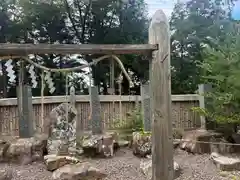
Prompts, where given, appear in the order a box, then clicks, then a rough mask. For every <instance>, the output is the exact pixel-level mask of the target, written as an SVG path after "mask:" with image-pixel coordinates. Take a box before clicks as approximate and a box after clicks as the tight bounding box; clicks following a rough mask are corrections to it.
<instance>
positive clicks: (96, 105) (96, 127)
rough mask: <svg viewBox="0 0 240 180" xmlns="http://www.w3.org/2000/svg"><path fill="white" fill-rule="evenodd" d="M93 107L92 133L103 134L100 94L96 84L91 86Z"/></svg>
mask: <svg viewBox="0 0 240 180" xmlns="http://www.w3.org/2000/svg"><path fill="white" fill-rule="evenodd" d="M91 106H92V107H91V109H92V133H93V134H102V133H103V123H102V117H101V105H100V99H99V95H98V88H97V87H96V86H93V87H91Z"/></svg>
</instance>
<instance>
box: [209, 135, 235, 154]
mask: <svg viewBox="0 0 240 180" xmlns="http://www.w3.org/2000/svg"><path fill="white" fill-rule="evenodd" d="M210 141H211V142H215V143H216V144H214V143H212V144H210V148H211V152H216V153H220V154H230V153H233V152H234V146H233V145H230V144H226V143H230V142H228V141H227V140H226V139H224V138H223V137H222V138H215V137H212V138H211V139H210Z"/></svg>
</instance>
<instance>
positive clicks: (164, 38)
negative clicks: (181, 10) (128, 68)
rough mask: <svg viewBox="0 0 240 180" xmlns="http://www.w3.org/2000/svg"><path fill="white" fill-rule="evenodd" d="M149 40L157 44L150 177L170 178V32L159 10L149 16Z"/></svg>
mask: <svg viewBox="0 0 240 180" xmlns="http://www.w3.org/2000/svg"><path fill="white" fill-rule="evenodd" d="M149 44H158V50H156V51H154V52H153V59H152V63H151V65H150V68H151V69H150V98H151V100H150V102H151V110H152V112H151V115H152V117H151V118H152V122H153V124H152V144H153V145H152V179H153V180H173V177H174V176H173V175H174V169H173V140H172V118H171V70H170V32H169V23H168V20H167V17H166V15H165V14H164V13H163V11H162V10H158V11H157V12H156V13H155V14H154V16H153V18H152V21H151V24H150V27H149Z"/></svg>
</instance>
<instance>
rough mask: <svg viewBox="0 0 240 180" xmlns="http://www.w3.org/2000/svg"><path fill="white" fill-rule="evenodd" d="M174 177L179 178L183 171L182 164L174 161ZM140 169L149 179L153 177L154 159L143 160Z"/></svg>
mask: <svg viewBox="0 0 240 180" xmlns="http://www.w3.org/2000/svg"><path fill="white" fill-rule="evenodd" d="M173 165H174V177H175V178H177V177H178V176H179V175H180V173H181V168H180V166H179V165H178V164H177V163H176V162H174V164H173ZM140 169H141V171H142V173H143V174H144V175H145V176H146V177H147V180H151V179H152V159H150V160H147V161H141V164H140Z"/></svg>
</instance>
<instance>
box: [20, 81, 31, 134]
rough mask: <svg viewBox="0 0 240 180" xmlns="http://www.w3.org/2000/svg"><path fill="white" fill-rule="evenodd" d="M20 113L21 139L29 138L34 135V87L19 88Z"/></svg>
mask: <svg viewBox="0 0 240 180" xmlns="http://www.w3.org/2000/svg"><path fill="white" fill-rule="evenodd" d="M17 97H18V113H19V137H20V138H29V137H32V136H33V135H34V127H33V124H34V123H33V121H34V119H33V105H32V87H31V86H28V85H22V86H19V87H18V89H17Z"/></svg>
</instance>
